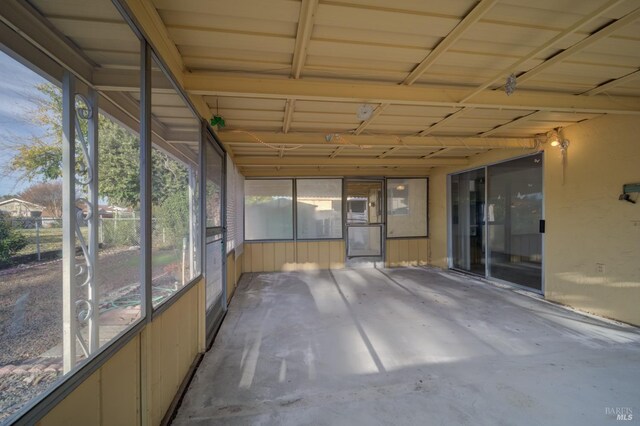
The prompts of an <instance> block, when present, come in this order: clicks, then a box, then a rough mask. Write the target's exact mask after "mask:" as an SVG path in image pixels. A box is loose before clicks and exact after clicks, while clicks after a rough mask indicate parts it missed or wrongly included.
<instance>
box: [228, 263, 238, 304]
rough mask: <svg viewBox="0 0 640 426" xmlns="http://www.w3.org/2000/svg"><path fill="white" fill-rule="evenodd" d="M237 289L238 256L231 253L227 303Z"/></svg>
mask: <svg viewBox="0 0 640 426" xmlns="http://www.w3.org/2000/svg"><path fill="white" fill-rule="evenodd" d="M235 288H236V255H235V253H233V252H231V253H230V254H229V255H228V256H227V303H229V300H231V296H233V291H234V289H235Z"/></svg>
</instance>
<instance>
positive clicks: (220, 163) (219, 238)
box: [204, 132, 226, 341]
mask: <svg viewBox="0 0 640 426" xmlns="http://www.w3.org/2000/svg"><path fill="white" fill-rule="evenodd" d="M223 159H224V157H223V153H222V150H220V148H219V147H218V146H217V143H216V141H215V140H214V139H213V137H212V136H211V135H210V134H209V133H208V132H206V138H205V176H206V179H205V191H204V193H205V214H206V215H205V216H206V222H205V224H206V230H205V237H206V250H205V277H206V281H205V295H206V298H205V299H206V322H207V340H208V341H209V339H211V338H212V337H213V332H214V331H215V329H216V326H217V325H218V323H219V321H220V320H221V319H222V313H223V312H224V309H225V308H226V304H225V303H224V301H225V300H226V298H225V295H224V292H225V286H224V282H225V280H224V271H225V265H224V262H225V256H224V253H225V243H224V237H225V235H224V226H223V224H224V216H223V214H224V209H223V206H224V192H223V191H224V188H225V185H224V160H223Z"/></svg>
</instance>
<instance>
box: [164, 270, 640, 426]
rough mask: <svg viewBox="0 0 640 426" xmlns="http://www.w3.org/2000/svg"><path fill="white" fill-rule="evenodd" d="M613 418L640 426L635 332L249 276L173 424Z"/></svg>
mask: <svg viewBox="0 0 640 426" xmlns="http://www.w3.org/2000/svg"><path fill="white" fill-rule="evenodd" d="M639 309H640V307H639ZM616 408H623V409H631V412H632V415H633V420H632V421H630V422H624V423H623V424H627V423H631V424H636V423H640V330H639V329H638V328H635V327H631V326H626V325H623V324H617V323H614V322H611V321H603V320H600V319H597V318H592V317H589V316H585V315H581V314H578V313H576V312H573V311H571V310H569V309H565V308H563V307H560V306H556V305H553V304H551V303H548V302H545V301H543V300H540V299H539V298H537V297H534V296H531V295H526V294H522V293H521V292H518V291H515V290H512V289H509V288H503V287H497V286H494V285H491V284H487V283H483V282H481V281H478V280H475V279H473V278H468V277H465V276H461V275H458V274H454V273H449V272H443V271H439V270H434V269H424V268H402V269H389V270H376V269H357V270H340V271H331V272H329V271H318V272H297V273H261V274H247V275H245V276H244V277H243V279H242V281H241V283H240V285H239V287H238V289H237V293H236V295H235V296H234V298H233V300H232V302H231V306H230V308H229V312H228V314H227V317H226V319H225V320H224V323H223V325H222V328H221V330H220V333H219V334H218V337H217V339H216V341H215V343H214V345H213V348H212V349H211V350H210V351H209V352H208V353H207V354H206V355H205V357H204V359H203V362H202V364H201V365H200V368H199V369H198V371H197V373H196V376H195V377H194V380H193V381H192V383H191V386H190V387H189V390H188V392H187V394H186V396H185V399H184V401H183V403H182V406H181V408H180V410H179V412H178V414H177V417H176V419H175V421H174V424H175V425H184V424H207V425H208V424H214V425H215V424H221V425H222V424H224V425H235V424H238V425H245V424H246V425H249V424H261V425H262V424H269V425H422V424H429V425H431V424H434V425H438V424H442V425H453V424H472V425H492V426H495V425H513V424H518V425H606V424H616V417H615V415H614V414H611V413H610V412H608V411H610V409H616ZM626 412H627V413H628V411H626Z"/></svg>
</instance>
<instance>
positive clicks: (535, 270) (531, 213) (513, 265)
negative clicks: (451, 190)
mask: <svg viewBox="0 0 640 426" xmlns="http://www.w3.org/2000/svg"><path fill="white" fill-rule="evenodd" d="M487 173H488V182H489V186H488V211H487V219H488V226H489V276H491V277H495V278H499V279H501V280H505V281H509V282H512V283H515V284H519V285H522V286H525V287H530V288H533V289H536V290H542V234H541V233H540V220H541V219H542V218H543V216H542V154H537V155H534V156H530V157H525V158H519V159H517V160H513V161H508V162H505V163H500V164H496V165H493V166H489V167H488V169H487Z"/></svg>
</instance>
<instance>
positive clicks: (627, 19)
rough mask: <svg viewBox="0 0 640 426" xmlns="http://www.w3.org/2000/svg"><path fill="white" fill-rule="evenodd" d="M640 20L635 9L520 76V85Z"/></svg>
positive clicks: (639, 12) (639, 14)
mask: <svg viewBox="0 0 640 426" xmlns="http://www.w3.org/2000/svg"><path fill="white" fill-rule="evenodd" d="M638 18H640V8H638V9H635V10H634V11H633V12H630V13H628V14H627V15H625V16H623V17H622V18H620V19H618V20H617V21H613V22H612V23H610V24H609V25H607V26H606V27H604V28H602V29H600V30H598V31H596V32H595V33H593V34H591V35H590V36H589V37H587V38H584V39H582V40H580V41H579V42H577V43H576V44H574V45H573V46H571V47H569V48H567V49H565V50H563V51H562V52H560V53H558V54H557V55H554V56H552V57H551V58H549V59H547V60H546V61H544V62H543V63H541V64H540V65H538V66H536V67H534V68H532V69H530V70H529V71H527V72H525V73H524V74H521V75H519V76H518V83H524V82H525V81H527V80H530V79H531V78H533V77H535V76H536V75H538V74H540V73H541V72H543V71H545V70H547V69H548V68H549V67H551V66H553V65H555V64H558V63H560V62H562V61H564V60H566V59H567V58H569V57H570V56H571V55H575V54H576V53H578V52H580V51H582V50H584V49H586V48H587V47H589V46H591V45H592V44H594V43H596V42H598V41H600V40H602V39H604V38H606V37H609V36H610V35H612V34H613V33H614V32H616V31H618V30H620V29H622V28H624V27H626V26H627V25H629V24H632V23H633V22H635V21H637V20H638Z"/></svg>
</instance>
